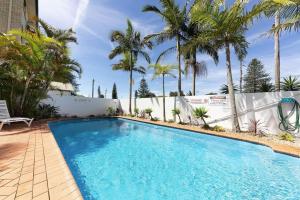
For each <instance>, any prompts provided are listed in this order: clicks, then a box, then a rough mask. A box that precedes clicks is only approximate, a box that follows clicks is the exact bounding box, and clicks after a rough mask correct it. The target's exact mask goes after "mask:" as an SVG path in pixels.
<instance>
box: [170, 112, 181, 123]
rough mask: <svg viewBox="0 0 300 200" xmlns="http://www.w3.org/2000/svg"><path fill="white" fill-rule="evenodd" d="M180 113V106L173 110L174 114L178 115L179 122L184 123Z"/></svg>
mask: <svg viewBox="0 0 300 200" xmlns="http://www.w3.org/2000/svg"><path fill="white" fill-rule="evenodd" d="M180 113H181V111H180V110H179V109H178V108H174V109H173V110H172V114H173V116H174V117H176V116H177V117H178V119H179V124H181V123H182V121H181V117H180Z"/></svg>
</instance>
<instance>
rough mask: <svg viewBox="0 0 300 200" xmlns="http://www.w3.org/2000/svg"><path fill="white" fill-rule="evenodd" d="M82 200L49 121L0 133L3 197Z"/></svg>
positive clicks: (0, 195) (14, 126)
mask: <svg viewBox="0 0 300 200" xmlns="http://www.w3.org/2000/svg"><path fill="white" fill-rule="evenodd" d="M4 199H5V200H10V199H12V200H14V199H15V200H27V199H28V200H32V199H33V200H47V199H48V200H49V199H50V200H58V199H59V200H75V199H76V200H79V199H83V198H82V196H81V193H80V191H79V189H78V187H77V185H76V182H75V181H74V178H73V176H72V174H71V172H70V170H69V168H68V166H67V164H66V162H65V160H64V158H63V156H62V153H61V151H60V149H59V147H58V145H57V144H56V141H55V139H54V137H53V135H52V133H51V132H50V131H49V129H48V127H47V125H46V123H36V124H34V125H33V127H32V128H27V127H26V128H25V125H24V124H18V125H12V127H5V129H4V131H1V132H0V200H4Z"/></svg>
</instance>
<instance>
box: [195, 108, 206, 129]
mask: <svg viewBox="0 0 300 200" xmlns="http://www.w3.org/2000/svg"><path fill="white" fill-rule="evenodd" d="M207 112H208V110H207V109H206V108H204V107H199V108H196V109H195V110H194V111H193V114H194V117H196V118H197V119H201V120H202V121H203V122H204V125H205V126H207V123H206V121H205V118H209V116H208V115H207Z"/></svg>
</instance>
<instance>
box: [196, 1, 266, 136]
mask: <svg viewBox="0 0 300 200" xmlns="http://www.w3.org/2000/svg"><path fill="white" fill-rule="evenodd" d="M246 4H247V3H244V2H243V1H236V2H235V3H234V4H233V5H232V6H231V7H226V8H222V9H221V8H220V4H218V3H217V2H215V3H211V1H210V0H207V1H203V0H201V1H200V0H198V1H196V2H195V4H194V6H193V8H192V11H191V13H192V20H193V21H194V22H195V23H198V24H200V25H203V24H206V25H207V26H208V27H209V29H210V31H208V32H207V34H206V38H205V37H204V38H203V36H202V37H201V38H198V39H197V40H195V42H198V43H199V42H203V40H207V38H210V37H211V38H214V39H215V43H216V46H217V47H218V49H220V50H221V49H225V54H226V68H227V84H228V90H229V97H230V104H231V113H232V129H233V131H234V132H240V125H239V121H238V114H237V108H236V101H235V94H234V93H235V92H234V86H233V78H232V69H231V55H230V54H231V52H230V51H231V50H230V47H231V46H232V47H233V48H234V50H235V53H236V54H237V55H238V58H242V57H244V56H245V55H246V54H247V48H248V43H247V41H246V38H245V36H244V34H245V31H246V29H247V25H248V23H249V22H251V20H252V19H253V17H254V16H256V15H258V14H259V13H260V12H261V7H260V6H255V7H253V9H252V10H251V11H249V12H246V11H245V6H246Z"/></svg>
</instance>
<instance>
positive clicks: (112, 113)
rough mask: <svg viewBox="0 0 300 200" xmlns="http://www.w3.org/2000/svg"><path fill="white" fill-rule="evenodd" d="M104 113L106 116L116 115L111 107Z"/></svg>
mask: <svg viewBox="0 0 300 200" xmlns="http://www.w3.org/2000/svg"><path fill="white" fill-rule="evenodd" d="M106 112H107V115H108V116H114V115H116V110H115V109H114V108H113V107H108V108H107V110H106Z"/></svg>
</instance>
